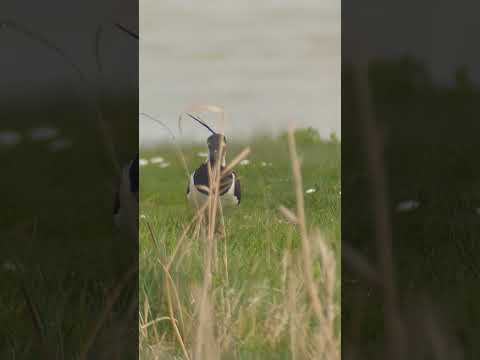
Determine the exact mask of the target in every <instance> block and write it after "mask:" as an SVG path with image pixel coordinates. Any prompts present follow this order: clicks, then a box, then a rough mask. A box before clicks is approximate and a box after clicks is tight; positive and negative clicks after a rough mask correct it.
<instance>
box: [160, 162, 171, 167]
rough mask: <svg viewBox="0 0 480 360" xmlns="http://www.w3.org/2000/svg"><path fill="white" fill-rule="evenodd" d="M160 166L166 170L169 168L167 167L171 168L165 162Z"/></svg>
mask: <svg viewBox="0 0 480 360" xmlns="http://www.w3.org/2000/svg"><path fill="white" fill-rule="evenodd" d="M159 166H160V167H161V168H162V169H165V168H167V167H169V166H170V163H168V162H164V163H161V164H160V165H159Z"/></svg>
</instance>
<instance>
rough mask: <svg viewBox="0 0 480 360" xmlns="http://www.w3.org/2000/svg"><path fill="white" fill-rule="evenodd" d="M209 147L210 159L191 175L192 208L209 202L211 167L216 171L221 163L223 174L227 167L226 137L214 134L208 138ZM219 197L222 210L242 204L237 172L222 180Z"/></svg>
mask: <svg viewBox="0 0 480 360" xmlns="http://www.w3.org/2000/svg"><path fill="white" fill-rule="evenodd" d="M207 145H208V159H207V160H206V161H205V162H204V163H203V164H202V165H200V166H199V167H198V168H197V169H196V170H195V171H194V172H193V173H192V174H191V176H190V180H189V183H188V187H187V198H188V200H189V202H190V204H191V205H192V206H198V207H201V206H202V205H203V204H204V203H205V202H206V201H207V200H208V196H209V193H210V176H209V174H210V173H209V167H210V171H214V169H215V168H216V166H217V164H218V161H221V163H220V170H221V172H223V171H224V170H225V167H226V161H225V155H226V151H225V148H226V138H225V136H224V135H222V134H213V135H211V136H210V137H209V138H208V140H207ZM219 197H220V201H221V203H222V208H231V207H236V206H238V205H239V204H240V200H241V189H240V181H239V179H238V177H237V174H236V173H235V172H233V171H231V172H229V173H227V174H225V175H223V176H222V177H221V178H220V188H219Z"/></svg>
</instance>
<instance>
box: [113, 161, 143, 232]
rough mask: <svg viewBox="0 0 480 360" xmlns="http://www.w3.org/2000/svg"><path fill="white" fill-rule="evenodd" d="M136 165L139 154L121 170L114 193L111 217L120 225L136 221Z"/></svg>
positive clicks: (137, 180) (137, 179) (137, 178)
mask: <svg viewBox="0 0 480 360" xmlns="http://www.w3.org/2000/svg"><path fill="white" fill-rule="evenodd" d="M138 165H139V155H138V154H137V155H136V157H135V158H134V159H133V160H132V161H130V163H129V164H128V165H127V166H125V167H124V168H123V170H122V176H121V179H120V186H119V188H118V190H117V192H116V193H115V202H114V208H113V217H114V221H115V224H116V225H117V226H118V227H121V226H122V225H123V224H125V223H130V224H135V223H137V216H138V187H139V186H138V182H139V176H138Z"/></svg>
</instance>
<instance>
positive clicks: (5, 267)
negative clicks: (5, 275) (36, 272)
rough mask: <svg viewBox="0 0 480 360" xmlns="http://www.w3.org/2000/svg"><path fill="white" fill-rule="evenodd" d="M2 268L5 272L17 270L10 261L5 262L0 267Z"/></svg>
mask: <svg viewBox="0 0 480 360" xmlns="http://www.w3.org/2000/svg"><path fill="white" fill-rule="evenodd" d="M2 268H3V270H5V271H15V270H16V269H17V267H16V266H15V264H13V263H11V262H10V261H5V262H4V263H3V265H2Z"/></svg>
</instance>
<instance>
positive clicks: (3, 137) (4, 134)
mask: <svg viewBox="0 0 480 360" xmlns="http://www.w3.org/2000/svg"><path fill="white" fill-rule="evenodd" d="M21 139H22V137H21V136H20V134H19V133H17V132H15V131H1V132H0V145H4V146H15V145H17V144H18V143H19V142H20V141H21Z"/></svg>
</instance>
